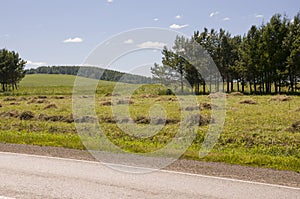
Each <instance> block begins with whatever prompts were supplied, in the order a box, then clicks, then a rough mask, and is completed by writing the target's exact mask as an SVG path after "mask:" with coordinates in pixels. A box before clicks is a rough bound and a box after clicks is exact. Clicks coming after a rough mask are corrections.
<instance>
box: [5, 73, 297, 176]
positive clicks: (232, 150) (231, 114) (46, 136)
mask: <svg viewBox="0 0 300 199" xmlns="http://www.w3.org/2000/svg"><path fill="white" fill-rule="evenodd" d="M74 80H75V77H74V76H69V75H27V76H26V77H25V78H24V79H23V80H22V82H21V84H20V89H19V90H17V91H14V92H11V93H2V94H1V97H0V104H1V108H0V124H1V125H0V142H6V143H20V144H34V145H43V146H59V147H67V148H74V149H84V148H85V147H84V146H83V144H82V143H81V139H80V137H79V136H78V135H77V132H76V128H75V124H74V122H72V116H71V114H72V90H73V83H74ZM86 80H87V79H85V78H82V81H86ZM87 81H91V83H93V81H96V80H90V79H89V80H87ZM114 85H115V84H114V83H113V82H106V81H100V82H99V84H98V87H97V97H96V107H95V108H96V113H97V117H98V118H97V120H99V121H100V124H101V128H102V129H104V133H105V136H107V137H108V138H109V139H110V140H111V141H112V142H113V143H114V144H116V145H117V146H119V147H120V148H122V149H123V150H126V151H130V152H135V153H145V152H149V151H155V150H157V149H159V148H161V147H163V146H164V145H166V144H167V143H169V142H170V140H172V138H173V137H174V132H176V130H177V129H178V127H179V121H180V112H181V111H186V112H188V111H189V110H181V109H180V106H179V103H178V101H176V98H175V97H174V96H167V95H158V94H160V93H161V91H162V88H161V87H159V86H156V85H150V86H149V85H148V86H143V87H142V88H140V89H139V90H138V91H136V93H135V95H134V96H131V98H130V100H131V102H132V104H130V114H131V115H130V116H131V118H132V119H133V120H135V121H136V122H138V123H139V125H140V127H144V126H146V125H148V124H149V115H148V112H149V110H150V107H151V106H152V105H153V104H159V105H161V106H163V107H164V108H165V109H166V115H167V120H168V121H169V124H167V125H165V126H164V127H163V128H162V130H161V131H160V132H159V133H157V134H156V135H155V136H153V137H149V138H134V137H133V136H129V135H126V134H125V133H124V132H123V131H122V130H121V129H120V128H119V127H118V126H117V124H115V123H114V122H113V120H114V118H113V114H112V108H111V106H109V103H110V101H111V96H110V95H108V93H111V92H112V90H113V88H114ZM121 86H123V87H124V89H126V88H129V87H131V86H132V85H130V84H123V85H121ZM271 99H273V100H271ZM197 100H198V102H199V104H200V105H201V104H202V105H203V104H205V103H206V104H209V103H210V98H208V96H197ZM245 100H246V102H245V103H240V102H241V101H245ZM247 100H248V101H247ZM251 102H252V103H254V104H251ZM226 103H227V105H226V122H225V126H224V129H223V132H222V134H221V136H220V138H219V140H218V142H217V143H216V145H215V147H214V148H213V150H212V151H211V152H210V153H209V154H208V155H207V156H206V157H204V158H202V159H199V157H198V152H199V149H200V144H201V143H202V142H203V139H204V137H205V135H206V133H207V129H208V126H207V125H201V126H199V130H198V131H197V135H196V139H195V140H194V142H193V144H192V145H191V146H190V147H189V148H188V150H187V151H186V152H185V154H183V156H182V158H188V159H196V160H205V161H217V162H227V163H231V164H241V165H251V166H259V167H268V168H276V169H282V170H291V171H296V172H300V131H299V127H298V128H297V126H296V127H295V125H294V127H295V128H291V127H292V125H293V124H294V123H295V122H297V121H299V120H300V110H299V109H300V97H299V96H291V97H289V98H284V97H283V98H280V97H278V96H275V97H274V96H243V95H238V94H229V95H228V96H227V101H226ZM114 106H117V108H119V109H120V110H122V107H124V105H123V104H122V103H120V104H114ZM26 111H31V112H32V113H30V114H32V115H31V116H30V114H28V113H26ZM24 112H25V113H24ZM201 114H202V115H203V116H205V117H207V118H209V117H210V114H211V110H210V109H209V108H207V107H206V108H205V107H204V108H203V110H202V111H201ZM26 117H28V118H26ZM31 117H32V118H31ZM20 118H25V119H24V120H21V119H20ZM87 132H88V129H87ZM135 133H137V134H138V133H140V132H135ZM83 139H85V141H86V142H87V143H89V147H92V146H93V144H95V143H97V142H98V141H101V137H99V136H97V135H96V134H91V135H88V134H87V135H86V136H83ZM95 145H96V144H95ZM96 149H99V150H107V148H106V147H105V146H104V145H103V148H97V147H96ZM174 150H176V146H174Z"/></svg>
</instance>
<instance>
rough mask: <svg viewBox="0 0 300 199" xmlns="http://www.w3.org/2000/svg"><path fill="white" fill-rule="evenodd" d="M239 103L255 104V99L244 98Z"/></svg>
mask: <svg viewBox="0 0 300 199" xmlns="http://www.w3.org/2000/svg"><path fill="white" fill-rule="evenodd" d="M239 103H240V104H257V103H256V101H253V100H252V99H245V100H242V101H240V102H239Z"/></svg>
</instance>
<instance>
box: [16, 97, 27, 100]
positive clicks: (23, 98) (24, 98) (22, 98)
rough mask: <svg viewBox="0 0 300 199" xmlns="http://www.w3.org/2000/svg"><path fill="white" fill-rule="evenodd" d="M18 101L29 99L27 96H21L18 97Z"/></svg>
mask: <svg viewBox="0 0 300 199" xmlns="http://www.w3.org/2000/svg"><path fill="white" fill-rule="evenodd" d="M18 101H27V98H26V97H20V98H18Z"/></svg>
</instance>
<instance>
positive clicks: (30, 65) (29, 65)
mask: <svg viewBox="0 0 300 199" xmlns="http://www.w3.org/2000/svg"><path fill="white" fill-rule="evenodd" d="M45 65H47V63H46V62H33V61H30V60H27V63H26V68H37V67H39V66H45Z"/></svg>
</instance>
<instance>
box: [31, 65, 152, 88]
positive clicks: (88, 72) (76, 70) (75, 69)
mask: <svg viewBox="0 0 300 199" xmlns="http://www.w3.org/2000/svg"><path fill="white" fill-rule="evenodd" d="M26 74H66V75H78V76H82V77H87V78H92V79H99V80H106V81H115V82H117V81H120V82H124V83H132V84H148V83H152V79H151V78H150V77H144V76H140V75H134V74H128V73H123V72H119V71H114V70H109V69H103V68H97V67H88V66H84V67H80V66H41V67H38V68H36V69H28V70H26Z"/></svg>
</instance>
